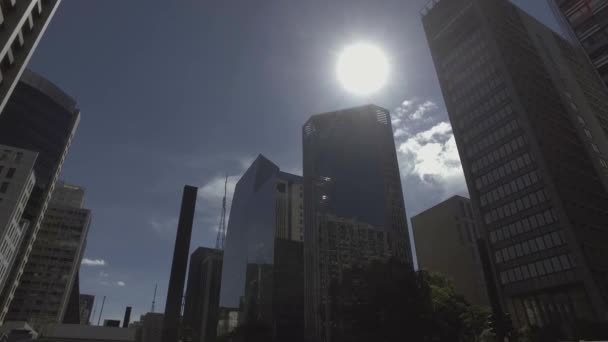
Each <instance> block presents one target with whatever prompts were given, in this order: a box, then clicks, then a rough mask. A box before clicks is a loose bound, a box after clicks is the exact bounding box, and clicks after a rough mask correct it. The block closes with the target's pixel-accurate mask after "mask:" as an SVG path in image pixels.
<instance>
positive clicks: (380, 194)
mask: <svg viewBox="0 0 608 342" xmlns="http://www.w3.org/2000/svg"><path fill="white" fill-rule="evenodd" d="M303 147H304V207H305V215H306V219H305V227H306V228H305V230H304V231H305V236H304V260H305V298H306V300H305V303H306V308H305V322H306V335H307V338H309V339H310V340H311V341H314V342H317V341H324V342H330V341H332V333H333V332H332V331H333V329H334V328H335V327H336V326H337V323H336V322H337V320H339V319H340V318H339V317H335V316H334V315H333V313H332V309H331V306H332V305H331V304H332V298H331V297H330V296H329V287H330V285H331V283H332V282H333V281H337V280H339V279H340V278H341V273H342V270H344V269H348V268H351V267H353V266H355V265H360V264H365V263H368V262H370V261H371V260H374V259H378V258H380V259H388V258H391V257H394V258H396V259H398V260H400V261H402V262H405V263H407V264H411V250H410V242H409V236H408V229H407V223H406V215H405V207H404V202H403V191H402V188H401V177H400V174H399V166H398V163H397V156H396V151H395V142H394V139H393V130H392V124H391V118H390V114H389V112H388V111H387V110H386V109H383V108H380V107H378V106H375V105H367V106H362V107H357V108H351V109H345V110H341V111H336V112H331V113H324V114H318V115H314V116H312V117H311V118H310V119H309V120H308V122H306V124H305V125H304V127H303Z"/></svg>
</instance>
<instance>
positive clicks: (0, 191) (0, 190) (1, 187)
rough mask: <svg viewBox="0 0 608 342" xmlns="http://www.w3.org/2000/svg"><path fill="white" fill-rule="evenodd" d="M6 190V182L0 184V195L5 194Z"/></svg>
mask: <svg viewBox="0 0 608 342" xmlns="http://www.w3.org/2000/svg"><path fill="white" fill-rule="evenodd" d="M7 190H8V182H2V185H0V194H5V193H6V191H7Z"/></svg>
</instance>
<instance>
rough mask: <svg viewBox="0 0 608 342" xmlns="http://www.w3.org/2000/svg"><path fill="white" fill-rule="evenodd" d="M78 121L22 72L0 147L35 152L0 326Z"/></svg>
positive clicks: (53, 93) (64, 102) (3, 121)
mask: <svg viewBox="0 0 608 342" xmlns="http://www.w3.org/2000/svg"><path fill="white" fill-rule="evenodd" d="M79 120H80V111H79V109H78V108H77V107H76V102H75V101H74V100H73V99H72V98H71V97H69V96H68V95H66V94H65V93H64V92H63V91H61V89H59V88H57V87H56V86H55V85H54V84H52V83H51V82H49V81H47V80H46V79H44V78H42V77H40V76H38V75H36V74H35V73H33V72H31V71H28V70H25V71H24V72H23V74H22V76H21V79H20V81H19V83H18V84H17V86H16V88H15V91H13V94H12V95H11V98H10V100H9V101H8V103H7V104H6V106H5V108H4V111H3V112H2V115H0V144H4V145H9V146H15V147H18V148H21V149H26V150H29V151H33V152H37V153H38V158H37V159H36V163H35V164H34V173H35V175H36V185H35V186H34V188H33V190H32V194H31V195H30V199H29V200H28V202H27V205H26V208H25V211H24V212H23V219H24V220H28V221H29V222H30V224H29V226H28V228H27V230H26V231H25V234H24V237H23V239H22V242H21V246H20V247H19V249H18V254H17V257H16V260H15V263H14V266H13V267H12V269H11V270H10V272H9V273H8V278H7V282H8V283H7V286H5V287H4V288H3V289H1V293H0V322H3V321H4V317H5V316H6V313H7V312H8V309H9V306H10V302H11V301H12V299H13V295H14V293H15V291H16V289H17V286H18V285H19V281H20V279H21V275H22V274H23V271H24V269H25V264H26V263H27V261H28V258H29V255H30V252H31V251H32V248H33V245H34V242H35V241H36V236H37V234H38V231H39V229H40V226H41V224H42V219H43V218H44V214H45V211H46V208H47V206H48V202H49V200H50V198H51V194H52V192H53V189H54V187H55V183H56V182H57V179H58V176H59V172H60V171H61V167H62V165H63V161H64V160H65V157H66V155H67V152H68V149H69V147H70V144H71V143H72V138H73V136H74V133H75V131H76V127H77V126H78V122H79Z"/></svg>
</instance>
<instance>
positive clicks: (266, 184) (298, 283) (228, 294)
mask: <svg viewBox="0 0 608 342" xmlns="http://www.w3.org/2000/svg"><path fill="white" fill-rule="evenodd" d="M302 197H303V193H302V178H301V177H300V176H296V175H292V174H288V173H285V172H281V171H280V169H279V168H278V167H277V166H276V165H275V164H273V163H272V162H271V161H269V160H268V159H266V158H265V157H264V156H261V155H260V156H259V157H258V158H257V159H256V160H255V161H254V162H253V164H252V165H251V166H250V167H249V169H248V170H247V171H246V172H245V174H244V175H243V176H242V177H241V179H240V180H239V182H238V183H237V185H236V188H235V192H234V197H233V200H232V207H231V210H230V220H229V222H228V229H227V236H226V246H225V249H224V265H223V271H222V285H221V290H220V307H221V309H220V310H221V311H222V312H235V311H238V324H239V325H243V324H247V323H256V324H263V325H264V326H265V327H266V328H268V330H269V331H272V334H273V335H274V338H276V339H277V340H285V341H287V340H289V341H297V340H298V339H301V336H302V333H301V332H302V326H303V317H302V313H303V293H302V291H303V288H302V286H303V260H302V249H303V247H302V239H301V223H300V222H301V221H302V220H303V206H302V204H301V198H302ZM224 330H225V329H224V327H223V326H222V328H221V329H220V332H221V331H224Z"/></svg>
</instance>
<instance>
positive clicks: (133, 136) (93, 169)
mask: <svg viewBox="0 0 608 342" xmlns="http://www.w3.org/2000/svg"><path fill="white" fill-rule="evenodd" d="M425 2H426V0H381V1H380V0H376V1H371V0H366V1H363V0H332V1H318V0H307V1H297V0H256V1H249V0H248V1H245V0H242V1H235V0H224V1H221V2H220V1H213V2H212V1H208V0H174V1H166V0H131V1H119V0H113V1H109V0H87V1H81V0H64V1H63V3H62V4H61V6H60V8H59V10H58V11H57V14H56V16H55V18H54V19H53V21H52V23H51V24H50V26H49V28H48V30H47V33H46V35H45V36H44V38H43V40H42V41H41V44H40V45H39V47H38V49H37V51H36V53H35V55H34V58H33V59H32V62H31V63H30V67H31V68H32V69H33V70H34V71H37V72H39V73H40V74H42V75H43V76H45V77H47V78H48V79H49V80H51V81H52V82H54V83H55V84H57V85H58V86H60V87H61V88H62V89H64V90H65V91H66V92H67V93H69V94H71V95H72V96H73V97H74V98H75V99H76V100H77V101H78V103H79V107H80V109H81V124H80V127H79V129H78V132H77V135H76V138H75V140H74V143H73V145H72V148H71V151H70V154H69V157H68V159H67V161H66V163H65V165H64V169H63V178H64V179H65V180H66V181H68V182H71V183H75V184H79V185H83V186H85V187H86V189H87V197H86V203H87V206H88V207H89V208H90V209H92V211H93V224H92V226H91V230H90V232H89V237H88V245H87V249H86V252H85V257H86V258H87V260H88V261H89V262H87V264H86V265H83V266H82V268H81V284H80V288H81V292H82V293H90V294H94V295H96V296H97V299H98V301H99V302H100V301H101V297H103V296H104V295H105V296H107V299H106V305H105V308H104V314H103V317H102V321H103V319H109V318H115V319H121V318H122V315H123V312H124V307H125V306H127V305H130V306H133V311H134V316H135V318H138V317H139V315H140V314H142V313H144V312H147V311H149V310H150V306H151V302H152V294H153V291H154V285H155V284H156V283H158V288H159V291H158V295H157V298H156V309H157V311H162V310H163V307H164V302H165V292H166V288H167V283H168V278H169V269H170V263H171V255H172V249H173V242H174V234H175V225H176V217H177V214H178V210H179V201H180V198H181V191H182V187H183V185H184V184H192V185H197V186H200V187H201V190H200V193H199V203H198V206H197V216H196V221H195V227H194V232H193V238H192V249H194V248H196V247H197V246H213V244H214V242H215V227H216V226H217V222H218V215H219V209H220V203H221V191H222V181H221V177H222V175H223V174H225V173H227V174H228V175H230V184H231V185H232V186H234V183H235V182H236V180H238V177H239V176H240V174H241V173H242V172H243V171H244V169H245V168H246V167H247V166H248V164H249V163H250V162H251V161H252V160H253V158H254V157H255V156H256V155H257V154H258V153H263V154H264V155H266V156H267V157H268V158H269V159H271V160H272V161H273V162H275V163H276V164H277V165H279V166H280V167H281V168H282V169H283V170H285V171H288V172H295V173H300V172H301V171H300V170H301V168H302V167H301V136H300V134H301V126H302V124H303V123H304V122H305V121H306V119H307V118H308V117H309V116H310V115H312V114H315V113H319V112H325V111H330V110H335V109H339V108H344V107H351V106H356V105H360V104H364V103H369V102H372V103H375V104H378V105H380V106H383V107H386V108H388V109H390V110H391V111H392V112H393V119H394V125H395V130H396V131H395V133H396V143H397V148H398V152H399V153H398V155H399V159H400V165H401V169H402V178H403V182H404V192H405V199H406V209H407V211H408V215H410V216H411V215H415V214H417V213H419V212H420V211H421V210H424V209H426V208H428V207H430V206H432V205H434V204H436V203H437V202H439V201H441V200H443V199H445V198H447V197H450V196H451V195H454V194H465V195H466V187H465V186H464V183H463V178H462V170H461V168H460V164H459V160H458V153H457V152H456V150H455V145H454V142H453V138H452V134H451V128H450V125H449V121H448V120H447V114H446V113H445V109H444V104H443V100H442V97H441V92H440V89H439V86H438V83H437V79H436V74H435V71H434V68H433V65H432V62H431V59H430V54H429V51H428V47H427V45H426V39H425V37H424V33H423V30H422V25H421V22H420V18H419V10H420V9H421V8H422V6H423V5H424V3H425ZM515 2H516V3H518V4H520V5H521V6H523V7H524V8H525V9H526V10H528V11H529V12H531V13H532V14H533V15H535V16H537V17H539V18H540V19H541V20H543V21H544V22H547V23H550V24H551V25H554V23H553V19H552V15H551V12H550V11H549V9H548V8H547V6H546V3H545V0H519V1H515ZM359 41H368V42H373V43H374V44H376V45H378V46H380V47H381V48H383V49H384V50H385V51H386V53H387V54H388V56H389V59H390V65H391V75H390V80H389V83H388V85H387V86H386V88H385V89H384V90H383V91H382V92H380V93H378V94H376V95H374V96H371V97H367V98H365V97H358V96H354V95H351V94H348V93H346V92H345V91H344V90H343V89H342V88H341V87H340V85H339V84H338V82H337V81H336V77H335V70H334V69H335V62H336V57H337V54H338V53H339V52H340V50H341V49H342V48H343V47H344V46H346V45H348V44H350V43H353V42H359ZM99 302H98V303H97V305H96V314H99ZM94 321H95V322H96V321H97V315H96V316H95V318H94Z"/></svg>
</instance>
